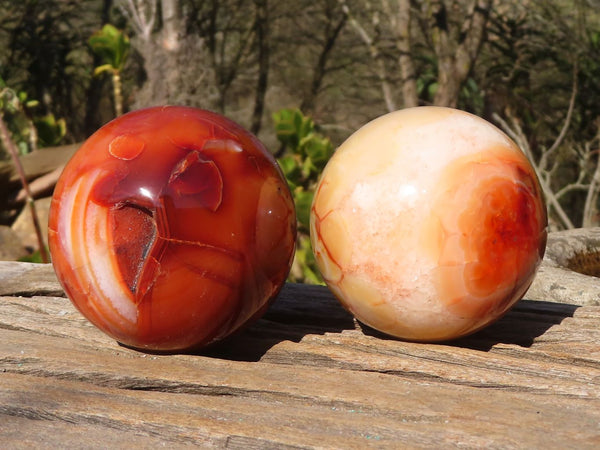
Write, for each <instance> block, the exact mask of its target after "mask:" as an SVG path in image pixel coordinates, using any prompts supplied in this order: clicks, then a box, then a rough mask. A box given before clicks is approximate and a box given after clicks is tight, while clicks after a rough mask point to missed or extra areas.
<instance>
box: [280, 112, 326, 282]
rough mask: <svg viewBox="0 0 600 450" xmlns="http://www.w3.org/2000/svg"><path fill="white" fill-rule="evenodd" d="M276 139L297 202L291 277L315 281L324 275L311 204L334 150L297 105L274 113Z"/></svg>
mask: <svg viewBox="0 0 600 450" xmlns="http://www.w3.org/2000/svg"><path fill="white" fill-rule="evenodd" d="M273 122H274V123H275V131H276V134H277V139H278V140H279V142H281V145H282V147H283V152H282V156H281V157H280V158H279V159H278V162H279V165H280V166H281V169H282V170H283V173H284V175H285V177H286V179H287V182H288V185H289V187H290V190H291V191H292V195H293V197H294V202H295V204H296V214H297V218H298V242H297V245H296V257H295V260H294V264H293V266H292V270H291V272H290V277H289V279H290V281H293V282H301V283H312V284H318V283H323V279H322V278H321V275H320V274H319V271H318V269H317V267H316V262H315V259H314V256H313V253H312V248H311V244H310V237H309V234H310V208H311V205H312V200H313V196H314V193H315V188H316V185H317V182H318V179H319V175H320V174H321V172H322V171H323V169H324V168H325V165H326V164H327V161H329V158H330V157H331V155H333V152H334V150H335V149H334V146H333V144H332V143H331V141H330V140H329V139H328V138H327V137H326V136H323V135H322V134H321V133H320V132H319V131H318V130H317V127H316V126H315V123H314V121H313V120H312V119H311V118H310V117H307V116H305V115H303V114H302V112H301V111H300V110H298V109H282V110H280V111H278V112H276V113H275V114H273Z"/></svg>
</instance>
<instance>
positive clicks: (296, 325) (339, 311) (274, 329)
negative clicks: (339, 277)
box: [200, 283, 355, 362]
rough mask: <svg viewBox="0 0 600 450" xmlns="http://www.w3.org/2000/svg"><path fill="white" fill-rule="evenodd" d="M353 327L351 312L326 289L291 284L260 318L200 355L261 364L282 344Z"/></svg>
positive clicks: (286, 286)
mask: <svg viewBox="0 0 600 450" xmlns="http://www.w3.org/2000/svg"><path fill="white" fill-rule="evenodd" d="M354 328H355V324H354V320H353V318H352V316H351V315H350V313H348V312H347V311H346V310H345V309H344V308H343V307H342V306H341V305H340V303H339V302H338V301H337V300H336V299H335V297H334V296H333V294H331V293H330V292H329V291H328V290H327V289H326V288H325V287H323V286H309V285H301V284H292V283H288V284H286V285H285V287H284V288H283V290H282V291H281V293H280V294H279V297H278V298H277V299H276V300H275V302H274V303H273V305H271V307H270V308H269V310H268V311H267V313H266V314H265V315H264V316H263V317H262V318H261V319H259V320H258V321H257V322H255V323H254V324H252V325H250V326H249V327H248V328H246V329H244V330H243V331H241V332H239V333H237V334H235V335H233V336H231V337H230V338H229V339H226V340H225V341H223V342H220V343H217V344H215V345H213V346H212V347H210V348H209V349H205V350H203V351H202V352H201V353H200V354H202V355H204V356H211V357H213V358H221V359H232V360H236V361H248V362H251V361H260V359H261V358H262V357H263V356H264V355H265V354H266V353H267V352H268V351H269V349H270V348H272V347H273V346H275V345H276V344H278V343H280V342H282V341H292V342H300V340H301V339H302V338H303V337H304V336H306V335H307V334H325V333H341V332H342V331H343V330H352V329H354Z"/></svg>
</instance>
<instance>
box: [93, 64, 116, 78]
mask: <svg viewBox="0 0 600 450" xmlns="http://www.w3.org/2000/svg"><path fill="white" fill-rule="evenodd" d="M113 71H114V68H113V66H112V64H103V65H101V66H98V67H96V68H95V69H94V76H95V77H97V76H98V75H100V74H101V73H104V72H113Z"/></svg>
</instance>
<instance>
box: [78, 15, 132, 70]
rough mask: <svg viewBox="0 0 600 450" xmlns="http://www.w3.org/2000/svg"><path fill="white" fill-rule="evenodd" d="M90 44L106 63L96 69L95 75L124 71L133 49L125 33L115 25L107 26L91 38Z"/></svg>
mask: <svg viewBox="0 0 600 450" xmlns="http://www.w3.org/2000/svg"><path fill="white" fill-rule="evenodd" d="M88 43H89V44H90V47H91V49H92V51H93V52H94V53H96V54H97V55H98V56H100V57H101V58H102V61H103V62H104V64H103V65H101V66H98V67H96V68H95V69H94V75H99V74H101V73H103V72H111V73H112V72H114V71H115V70H116V71H121V70H123V67H124V66H125V62H126V61H127V56H128V55H129V50H130V47H131V45H130V43H129V38H128V37H127V35H126V34H125V33H123V32H122V31H120V30H119V29H117V28H116V27H114V26H113V25H110V24H106V25H104V26H103V27H102V29H101V30H99V31H97V32H95V33H94V34H93V35H92V36H91V37H90V38H89V40H88Z"/></svg>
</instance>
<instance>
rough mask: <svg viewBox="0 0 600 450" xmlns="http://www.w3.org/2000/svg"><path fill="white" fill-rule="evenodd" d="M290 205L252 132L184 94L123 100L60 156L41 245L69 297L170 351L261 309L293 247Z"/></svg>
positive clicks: (214, 336) (137, 340) (124, 336)
mask: <svg viewBox="0 0 600 450" xmlns="http://www.w3.org/2000/svg"><path fill="white" fill-rule="evenodd" d="M295 235H296V219H295V211H294V204H293V200H292V198H291V195H290V192H289V189H288V187H287V184H286V181H285V179H284V177H283V175H282V173H281V171H280V170H279V167H278V166H277V163H276V162H275V160H274V159H273V157H272V156H271V155H270V153H269V152H268V151H267V150H266V149H265V148H264V146H263V145H262V144H261V143H260V141H259V140H258V139H257V138H255V137H254V136H253V135H252V134H250V133H249V132H247V131H246V130H244V129H243V128H242V127H240V126H239V125H237V124H235V123H234V122H232V121H230V120H228V119H226V118H225V117H222V116H220V115H217V114H214V113H210V112H208V111H203V110H199V109H195V108H187V107H175V106H165V107H155V108H148V109H143V110H139V111H135V112H131V113H129V114H126V115H124V116H121V117H119V118H117V119H115V120H113V121H112V122H110V123H108V124H106V125H105V126H103V127H102V128H101V129H100V130H98V131H97V132H96V133H95V134H94V135H92V136H91V137H90V138H89V139H88V140H87V141H86V142H85V143H84V145H83V146H82V147H81V148H80V149H79V150H78V151H77V153H76V154H75V155H74V156H73V158H72V159H71V161H69V163H68V164H67V166H66V167H65V170H64V172H63V174H62V175H61V177H60V180H59V182H58V184H57V186H56V190H55V192H54V196H53V199H52V206H51V210H50V219H49V245H50V251H51V254H52V262H53V265H54V269H55V271H56V273H57V275H58V278H59V280H60V282H61V283H62V285H63V287H64V289H65V291H66V293H67V295H68V296H69V298H70V299H71V301H72V302H73V303H74V305H75V306H76V307H77V308H78V309H79V310H80V311H81V312H82V313H83V315H84V316H85V317H87V318H88V319H89V320H90V321H91V322H92V323H93V324H94V325H96V326H97V327H98V328H100V329H101V330H102V331H104V332H106V333H107V334H109V335H110V336H112V337H114V338H115V339H116V340H117V341H119V342H121V343H123V344H125V345H128V346H132V347H135V348H140V349H148V350H154V351H178V350H184V349H190V348H197V347H201V346H204V345H207V344H209V343H212V342H215V341H216V340H219V339H222V338H224V337H226V336H228V335H229V334H231V333H232V332H234V331H236V330H238V329H239V328H240V327H242V326H243V325H245V324H247V323H248V322H250V321H251V320H253V319H255V318H258V317H259V316H260V315H261V314H262V313H263V312H264V311H265V310H266V308H267V307H268V305H269V303H270V302H271V301H272V300H273V299H274V297H275V296H276V295H277V293H278V292H279V290H280V289H281V287H282V286H283V283H284V282H285V279H286V277H287V274H288V272H289V268H290V265H291V262H292V258H293V254H294V243H295Z"/></svg>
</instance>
